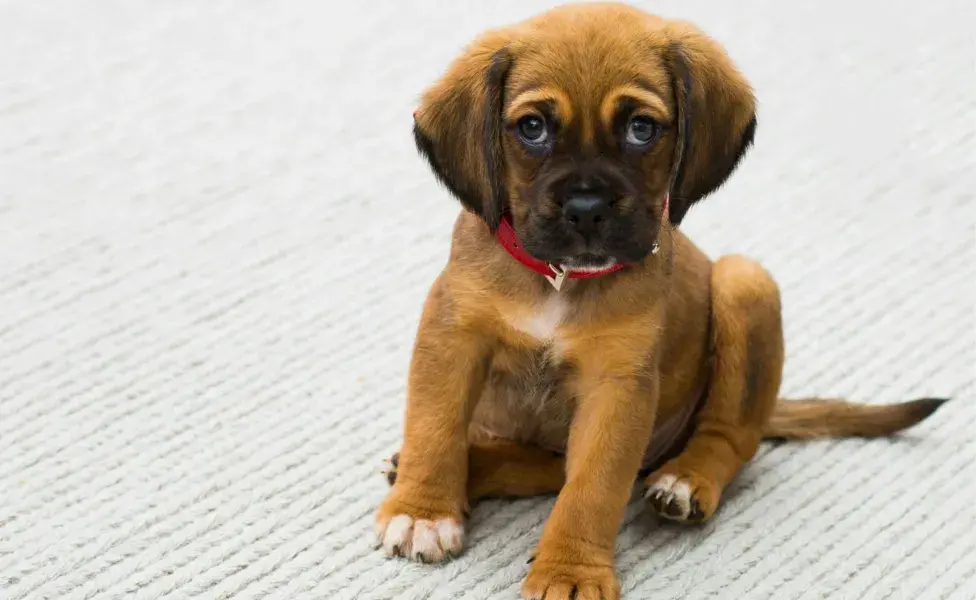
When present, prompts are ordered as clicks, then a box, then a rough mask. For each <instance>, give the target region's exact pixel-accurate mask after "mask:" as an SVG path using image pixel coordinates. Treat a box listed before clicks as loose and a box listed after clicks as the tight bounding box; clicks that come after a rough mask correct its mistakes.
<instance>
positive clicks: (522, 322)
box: [506, 294, 569, 348]
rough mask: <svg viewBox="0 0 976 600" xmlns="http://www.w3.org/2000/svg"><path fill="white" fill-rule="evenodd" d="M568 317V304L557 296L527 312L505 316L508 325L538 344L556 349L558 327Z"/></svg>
mask: <svg viewBox="0 0 976 600" xmlns="http://www.w3.org/2000/svg"><path fill="white" fill-rule="evenodd" d="M568 315H569V303H568V302H567V301H566V299H565V298H563V297H562V296H559V295H558V294H553V295H552V296H549V297H548V298H547V299H546V300H545V301H543V302H542V303H540V304H537V305H536V306H533V307H531V308H529V309H527V310H522V311H519V312H518V313H513V314H509V315H506V321H507V322H508V325H509V326H510V327H511V328H512V329H514V330H515V331H517V332H519V333H522V334H525V335H527V336H529V337H531V338H533V339H534V340H535V341H537V342H538V343H540V344H543V345H545V346H552V347H556V348H558V346H559V341H560V340H559V327H560V326H561V325H563V324H564V323H565V321H566V319H567V317H568Z"/></svg>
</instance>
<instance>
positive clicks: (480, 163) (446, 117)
mask: <svg viewBox="0 0 976 600" xmlns="http://www.w3.org/2000/svg"><path fill="white" fill-rule="evenodd" d="M510 38H511V36H510V35H509V34H508V33H506V32H504V31H492V32H489V33H486V34H484V35H482V36H481V37H479V38H478V39H476V40H475V41H474V42H473V43H472V44H471V45H469V46H468V47H467V48H466V49H465V50H464V52H463V53H462V54H461V56H459V57H458V58H456V59H455V60H454V62H452V63H451V65H450V66H449V67H448V69H447V72H446V73H445V74H444V75H443V76H442V77H441V78H440V80H438V81H437V82H436V83H435V84H434V85H433V86H431V87H430V88H429V89H428V90H427V91H426V92H425V93H424V95H423V98H422V99H421V105H420V107H419V108H418V109H417V112H415V113H414V129H413V132H414V139H415V141H416V143H417V149H418V150H419V151H420V153H421V154H422V155H423V156H424V157H425V158H426V159H427V161H428V163H429V164H430V167H431V169H432V170H433V171H434V173H435V174H436V175H437V178H438V179H439V180H440V181H441V183H443V184H444V185H445V186H446V187H447V189H448V190H450V192H451V193H452V194H454V196H455V197H457V199H458V200H460V201H461V204H462V205H463V206H464V207H465V208H466V209H468V210H469V211H471V212H474V213H475V214H477V215H479V216H480V217H481V218H482V219H484V221H485V223H487V225H488V227H489V229H491V231H492V232H494V231H495V230H496V229H497V228H498V224H499V222H500V221H501V216H502V212H503V210H504V207H505V203H506V198H505V195H506V193H505V185H504V173H503V171H504V166H505V165H504V159H503V156H502V147H501V143H502V142H501V134H502V130H501V128H502V115H501V111H502V92H503V91H504V88H505V77H506V74H507V72H508V68H509V65H510V63H511V56H510V54H509V50H508V43H509V40H510Z"/></svg>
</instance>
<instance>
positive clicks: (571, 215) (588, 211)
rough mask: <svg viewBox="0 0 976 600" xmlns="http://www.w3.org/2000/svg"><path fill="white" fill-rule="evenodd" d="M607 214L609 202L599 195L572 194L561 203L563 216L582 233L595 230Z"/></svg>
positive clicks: (605, 218) (608, 212) (608, 213)
mask: <svg viewBox="0 0 976 600" xmlns="http://www.w3.org/2000/svg"><path fill="white" fill-rule="evenodd" d="M609 216H610V204H609V203H608V202H607V201H606V200H604V199H603V198H602V197H601V196H597V195H593V194H579V195H574V196H570V197H569V199H568V200H566V203H565V204H563V218H565V219H566V220H567V221H568V222H569V223H570V224H572V226H573V227H574V228H575V229H576V231H579V232H580V233H583V234H587V233H593V232H594V231H596V230H597V229H598V228H599V227H600V226H601V225H602V224H603V222H604V221H606V220H607V217H609Z"/></svg>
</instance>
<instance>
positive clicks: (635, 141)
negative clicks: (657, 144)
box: [627, 117, 661, 146]
mask: <svg viewBox="0 0 976 600" xmlns="http://www.w3.org/2000/svg"><path fill="white" fill-rule="evenodd" d="M660 131H661V126H660V125H658V124H657V123H655V122H654V120H653V119H650V118H648V117H634V118H633V119H631V120H630V122H629V123H627V143H628V144H630V145H631V146H646V145H648V144H650V143H651V142H653V141H654V140H655V139H657V135H658V133H660Z"/></svg>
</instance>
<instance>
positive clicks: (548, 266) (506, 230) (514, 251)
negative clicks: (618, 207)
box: [495, 195, 669, 291]
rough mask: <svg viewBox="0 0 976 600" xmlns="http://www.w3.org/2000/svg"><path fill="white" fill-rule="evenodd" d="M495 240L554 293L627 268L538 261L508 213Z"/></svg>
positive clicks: (663, 210)
mask: <svg viewBox="0 0 976 600" xmlns="http://www.w3.org/2000/svg"><path fill="white" fill-rule="evenodd" d="M668 199H669V198H668V195H665V196H664V202H663V206H662V207H661V219H662V220H664V219H667V218H668ZM495 238H496V239H497V240H498V243H499V244H501V246H502V248H504V249H505V251H506V252H508V253H509V255H511V257H512V258H514V259H515V260H517V261H518V262H520V263H522V265H524V266H525V267H528V269H529V270H531V271H535V272H536V273H538V274H540V275H542V276H543V277H545V278H546V279H547V280H549V283H551V284H552V286H553V287H554V288H556V291H559V290H560V288H562V285H563V281H565V280H566V279H589V278H592V277H601V276H603V275H609V274H610V273H614V272H616V271H619V270H620V269H623V268H625V267H626V266H627V265H626V264H624V263H618V262H614V263H611V264H609V265H607V266H605V267H599V268H591V267H582V268H573V267H567V266H565V265H557V264H554V263H549V262H545V261H542V260H539V259H537V258H535V257H534V256H532V255H531V254H529V253H528V251H527V250H526V249H525V247H524V246H523V245H522V243H521V242H520V241H519V239H518V235H517V234H516V233H515V228H514V227H513V226H512V217H511V215H509V214H508V213H506V214H504V215H502V220H501V224H500V225H499V226H498V231H497V232H496V233H495ZM654 252H657V245H656V244H655V246H654V250H652V253H654Z"/></svg>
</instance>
